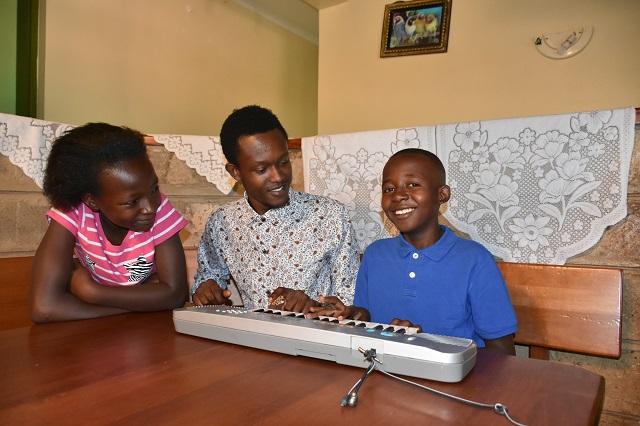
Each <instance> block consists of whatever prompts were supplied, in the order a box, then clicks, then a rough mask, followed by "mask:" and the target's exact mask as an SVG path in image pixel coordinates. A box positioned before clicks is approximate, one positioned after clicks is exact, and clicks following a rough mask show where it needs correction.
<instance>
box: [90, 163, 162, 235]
mask: <svg viewBox="0 0 640 426" xmlns="http://www.w3.org/2000/svg"><path fill="white" fill-rule="evenodd" d="M99 182H100V191H99V193H98V194H97V195H94V194H87V195H85V196H84V197H83V199H84V202H85V203H86V204H87V205H88V206H89V207H90V208H91V210H93V211H95V212H100V219H101V222H102V225H103V228H104V231H105V234H106V235H107V238H108V239H109V240H110V241H111V242H112V243H113V242H114V241H113V240H116V241H117V240H120V241H121V238H120V237H122V238H124V236H125V235H126V234H127V232H128V231H129V230H132V231H136V232H145V231H149V230H150V229H151V227H152V226H153V223H154V221H155V218H156V211H157V210H158V208H159V207H160V201H161V197H160V190H159V187H158V176H156V172H155V170H154V169H153V165H152V164H151V161H149V159H148V158H147V157H140V158H137V159H133V160H127V161H124V162H122V163H120V164H119V165H117V166H116V167H108V168H106V169H104V170H103V171H102V173H101V174H100V178H99Z"/></svg>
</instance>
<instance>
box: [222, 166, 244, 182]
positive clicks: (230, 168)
mask: <svg viewBox="0 0 640 426" xmlns="http://www.w3.org/2000/svg"><path fill="white" fill-rule="evenodd" d="M224 168H225V169H227V172H229V174H230V175H231V177H232V178H234V179H235V180H236V182H240V183H242V180H241V179H240V172H239V171H238V167H237V166H236V165H235V164H231V163H227V164H225V165H224Z"/></svg>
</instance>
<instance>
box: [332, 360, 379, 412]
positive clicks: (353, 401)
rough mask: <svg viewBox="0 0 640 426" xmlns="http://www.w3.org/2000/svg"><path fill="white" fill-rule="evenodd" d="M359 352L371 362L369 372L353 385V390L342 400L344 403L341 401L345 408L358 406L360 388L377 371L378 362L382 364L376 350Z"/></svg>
mask: <svg viewBox="0 0 640 426" xmlns="http://www.w3.org/2000/svg"><path fill="white" fill-rule="evenodd" d="M358 350H359V351H360V352H361V353H362V354H364V358H365V359H366V360H367V361H369V362H370V364H369V368H367V371H365V372H364V374H363V375H362V377H361V378H360V380H358V381H357V382H356V384H355V385H353V387H352V388H351V389H349V392H347V394H346V395H345V396H344V397H343V398H342V401H340V405H342V406H343V407H347V406H349V407H355V406H356V405H358V390H360V386H362V384H363V383H364V379H366V378H367V377H369V374H371V372H373V370H375V368H376V362H379V363H382V362H381V361H380V360H379V359H377V358H376V350H375V349H369V350H364V349H362V348H358Z"/></svg>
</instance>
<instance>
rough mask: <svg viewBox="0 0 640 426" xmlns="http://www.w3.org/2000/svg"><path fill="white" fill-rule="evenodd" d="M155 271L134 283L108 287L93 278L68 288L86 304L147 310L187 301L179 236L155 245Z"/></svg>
mask: <svg viewBox="0 0 640 426" xmlns="http://www.w3.org/2000/svg"><path fill="white" fill-rule="evenodd" d="M155 251H156V252H155V264H156V274H155V275H152V276H151V277H149V279H147V281H145V282H143V283H141V284H138V285H133V286H108V285H101V284H98V283H96V282H95V281H93V280H90V281H88V280H84V279H83V280H76V279H75V278H76V277H74V279H72V281H71V291H72V292H73V294H75V295H76V296H77V297H78V298H80V299H82V300H84V301H85V302H87V303H92V304H97V305H104V306H113V307H116V308H120V309H124V310H128V311H136V312H150V311H162V310H169V309H175V308H179V307H181V306H183V305H184V303H185V302H186V300H187V291H188V288H187V271H186V263H185V260H184V249H183V248H182V243H181V242H180V235H179V234H178V233H175V234H174V235H172V236H171V237H169V238H168V239H167V240H165V241H163V242H162V243H161V244H159V245H157V246H156V247H155Z"/></svg>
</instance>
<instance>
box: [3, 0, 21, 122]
mask: <svg viewBox="0 0 640 426" xmlns="http://www.w3.org/2000/svg"><path fill="white" fill-rule="evenodd" d="M17 17H18V0H2V1H0V58H2V60H0V112H4V113H6V114H15V113H16V43H17V36H18V27H17V22H18V21H17Z"/></svg>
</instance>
